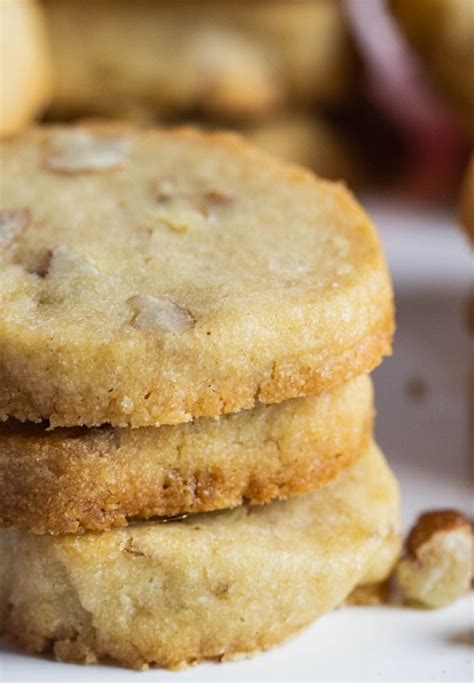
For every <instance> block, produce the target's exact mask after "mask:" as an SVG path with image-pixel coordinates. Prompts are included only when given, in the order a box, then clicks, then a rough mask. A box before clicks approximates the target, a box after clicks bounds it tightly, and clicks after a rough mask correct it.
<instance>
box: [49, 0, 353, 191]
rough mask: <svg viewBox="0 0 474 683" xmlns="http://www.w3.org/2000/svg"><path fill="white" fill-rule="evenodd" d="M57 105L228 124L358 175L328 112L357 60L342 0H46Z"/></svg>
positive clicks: (77, 111)
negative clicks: (340, 1)
mask: <svg viewBox="0 0 474 683" xmlns="http://www.w3.org/2000/svg"><path fill="white" fill-rule="evenodd" d="M43 4H44V7H45V10H46V16H47V19H48V25H49V34H50V41H51V48H52V53H53V61H54V67H55V94H54V99H53V102H52V107H51V112H50V115H51V116H52V117H53V118H55V119H57V120H64V119H65V118H66V119H71V118H77V117H81V116H90V115H105V116H111V117H114V118H117V117H119V118H124V119H133V120H135V121H148V122H157V121H159V122H166V123H176V122H177V121H183V120H185V121H187V122H189V121H193V122H196V121H197V122H199V124H200V125H203V126H205V127H208V128H210V129H221V128H231V129H234V130H237V131H239V132H242V133H244V134H245V135H247V136H248V137H249V138H250V139H251V140H252V141H254V142H255V143H256V144H258V145H260V146H262V147H263V148H264V149H266V150H267V151H270V152H271V153H274V154H277V155H279V156H281V157H282V158H283V159H284V160H286V161H291V162H297V163H301V164H304V165H309V166H310V167H311V168H313V169H314V170H316V171H317V172H318V173H320V174H321V175H323V176H324V177H328V178H332V179H345V180H348V181H350V182H352V181H354V180H356V181H357V180H360V178H361V175H362V171H361V168H360V164H358V163H357V162H356V160H355V155H354V153H353V150H352V148H351V145H350V144H349V142H348V140H347V139H345V138H344V135H343V133H342V132H341V131H340V130H339V129H338V128H336V127H335V125H334V123H333V122H332V119H331V113H332V112H334V111H335V110H338V109H339V108H340V107H341V106H342V105H344V103H347V101H348V100H349V99H350V98H351V96H353V95H354V91H355V89H356V83H357V78H356V75H357V70H358V60H357V58H356V55H355V51H354V49H353V46H352V43H351V40H350V37H349V33H348V31H347V28H346V25H345V22H344V17H343V13H342V9H341V6H340V4H339V2H337V1H335V0H305V1H304V2H296V3H295V2H291V1H290V2H288V0H283V1H282V0H277V1H276V2H273V1H271V2H261V1H260V0H256V1H255V0H249V1H248V2H242V3H229V2H220V1H219V0H206V1H205V2H195V1H193V0H191V1H189V2H179V3H176V2H164V1H162V0H151V1H150V0H138V1H133V2H132V1H131V0H118V1H117V0H95V1H94V2H93V3H92V2H90V3H86V6H85V5H84V3H82V2H79V1H77V0H45V2H44V3H43Z"/></svg>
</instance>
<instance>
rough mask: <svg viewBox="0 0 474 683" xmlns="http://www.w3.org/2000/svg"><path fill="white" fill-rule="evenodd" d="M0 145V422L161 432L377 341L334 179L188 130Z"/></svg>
mask: <svg viewBox="0 0 474 683" xmlns="http://www.w3.org/2000/svg"><path fill="white" fill-rule="evenodd" d="M69 145H70V147H69ZM74 150H76V151H77V150H78V151H77V156H75V154H74ZM1 153H2V166H3V173H2V174H1V179H0V183H1V192H0V196H1V201H2V211H3V212H8V213H7V214H6V215H8V216H15V219H14V220H12V219H8V221H7V224H8V223H10V227H8V229H7V231H6V232H7V234H8V237H7V244H6V245H4V246H3V247H2V248H1V249H0V259H1V268H0V310H1V313H0V417H1V418H7V417H8V416H13V417H16V418H18V419H20V420H30V421H39V420H41V419H48V420H50V423H51V426H77V425H83V424H84V425H89V426H93V425H100V424H103V423H106V422H107V423H110V424H112V425H114V426H133V427H138V426H149V425H155V426H156V425H159V424H176V423H180V422H186V421H188V420H190V419H192V418H194V417H200V416H214V417H215V416H218V415H221V414H223V413H230V412H235V411H237V410H240V409H242V408H251V407H253V406H254V405H255V403H256V401H261V402H262V403H277V402H280V401H283V400H285V399H287V398H295V397H298V396H305V395H308V394H313V393H318V392H321V391H324V390H325V389H329V388H331V387H334V386H336V385H337V384H340V383H342V382H344V381H346V380H348V379H350V378H351V377H354V376H357V375H360V374H364V373H366V372H369V371H370V370H372V368H373V367H374V366H376V365H377V364H378V363H379V362H380V360H381V358H382V356H383V355H384V354H387V353H389V352H390V345H391V337H392V330H393V305H392V288H391V282H390V278H389V275H388V272H387V267H386V263H385V260H384V257H383V254H382V251H381V247H380V244H379V241H378V238H377V235H376V232H375V230H374V227H373V225H372V224H371V222H370V220H369V219H368V217H367V216H366V214H365V213H364V211H363V210H362V208H361V207H360V206H359V204H357V202H356V201H355V200H354V199H353V197H352V196H351V195H350V193H349V192H348V191H347V190H346V189H345V188H344V187H343V186H341V185H339V184H334V183H330V182H327V181H323V180H320V179H317V178H316V177H314V176H313V175H312V174H311V173H310V172H307V171H304V170H302V169H300V168H298V167H294V166H287V165H284V164H281V163H279V162H277V161H276V160H274V159H272V158H270V157H268V156H266V155H265V154H264V153H263V152H260V151H258V150H256V149H254V148H253V147H252V146H249V145H248V144H246V143H245V142H244V141H242V140H241V139H240V138H238V137H235V136H233V135H228V134H227V135H225V134H204V133H201V132H198V131H196V130H190V129H180V130H174V131H163V130H141V129H136V128H133V127H127V126H122V125H113V124H109V125H107V124H102V125H101V124H97V125H92V124H89V125H82V126H78V127H45V128H38V129H36V130H31V131H29V132H28V133H27V134H25V135H23V136H21V137H19V138H16V139H15V140H14V141H9V142H8V143H4V145H3V148H2V150H1ZM25 212H26V213H25ZM4 215H5V214H4ZM25 215H26V216H27V217H28V223H27V225H26V226H25V225H23V223H24V221H21V220H20V217H21V216H25ZM12 222H13V225H14V226H15V225H16V226H17V227H16V228H15V227H14V228H13V229H12V227H11V224H12ZM18 225H21V229H20V228H19V227H18ZM13 232H14V233H15V234H14V237H13V238H12V233H13Z"/></svg>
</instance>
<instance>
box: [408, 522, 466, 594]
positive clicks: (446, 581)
mask: <svg viewBox="0 0 474 683" xmlns="http://www.w3.org/2000/svg"><path fill="white" fill-rule="evenodd" d="M472 551H473V537H472V528H471V525H470V523H469V522H468V521H467V520H466V519H465V517H463V515H461V514H460V513H459V512H456V511H455V510H434V511H432V512H425V513H424V514H422V515H420V517H419V518H418V520H417V522H416V524H415V526H414V527H413V529H412V530H411V531H410V534H409V536H408V539H407V543H406V555H405V556H404V557H403V558H402V559H401V560H400V562H399V563H398V567H397V571H396V576H397V580H398V584H399V586H400V589H401V591H402V594H403V596H404V598H405V600H406V601H407V602H410V603H416V604H418V605H422V606H424V607H432V608H436V607H444V606H445V605H448V604H449V603H451V602H453V601H454V600H456V599H457V598H459V597H461V596H462V595H464V594H465V593H467V592H468V591H469V588H470V585H471V577H472Z"/></svg>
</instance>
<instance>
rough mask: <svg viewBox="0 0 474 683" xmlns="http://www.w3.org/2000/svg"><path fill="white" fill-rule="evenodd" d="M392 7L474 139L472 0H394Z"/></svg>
mask: <svg viewBox="0 0 474 683" xmlns="http://www.w3.org/2000/svg"><path fill="white" fill-rule="evenodd" d="M391 7H392V10H393V13H394V15H395V17H396V18H397V20H398V21H399V22H400V25H401V27H402V29H403V31H404V33H405V35H406V37H407V39H408V41H409V42H410V44H411V45H412V46H413V47H414V48H415V49H416V51H417V52H418V54H419V55H420V57H421V59H422V61H423V66H424V67H425V68H426V71H427V73H428V75H429V76H430V77H431V79H432V81H433V83H434V85H435V86H436V87H437V88H438V90H439V91H440V92H441V93H442V95H443V96H444V97H445V98H446V101H447V102H448V103H449V104H450V105H451V107H452V109H453V112H454V113H455V114H456V115H457V116H458V118H459V120H460V122H461V123H462V124H463V125H464V127H465V130H466V131H467V132H468V134H470V136H471V138H473V139H474V85H473V84H474V4H473V2H472V0H391Z"/></svg>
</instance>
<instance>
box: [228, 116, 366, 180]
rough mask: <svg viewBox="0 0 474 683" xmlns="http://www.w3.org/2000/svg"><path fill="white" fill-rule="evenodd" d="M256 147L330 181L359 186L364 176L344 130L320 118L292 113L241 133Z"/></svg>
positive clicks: (250, 127) (245, 128)
mask: <svg viewBox="0 0 474 683" xmlns="http://www.w3.org/2000/svg"><path fill="white" fill-rule="evenodd" d="M241 132H243V133H244V135H246V137H248V138H249V139H250V140H251V141H252V142H253V143H254V144H256V145H257V146H258V147H261V148H262V149H264V150H265V151H267V152H270V153H271V154H273V155H274V156H277V157H279V158H280V159H283V160H284V161H289V162H291V163H296V164H300V165H302V166H307V167H308V168H311V169H312V170H313V171H315V172H316V173H317V174H318V175H321V176H323V177H324V178H329V179H331V180H344V181H346V182H347V183H348V184H350V185H355V186H359V185H361V184H362V183H363V182H364V178H365V172H364V171H363V169H362V163H361V162H360V161H359V160H357V158H356V155H355V152H354V150H353V149H352V148H351V145H350V143H349V141H348V140H347V138H345V137H344V134H343V133H342V131H341V130H338V129H337V128H336V126H334V125H332V124H331V123H330V122H329V121H327V120H325V119H324V118H323V117H322V116H319V115H317V114H312V115H310V114H309V113H302V114H298V113H290V114H287V115H280V116H278V117H275V118H272V119H269V120H266V121H264V122H261V123H256V124H254V125H252V126H247V127H244V128H243V129H242V131H241Z"/></svg>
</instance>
